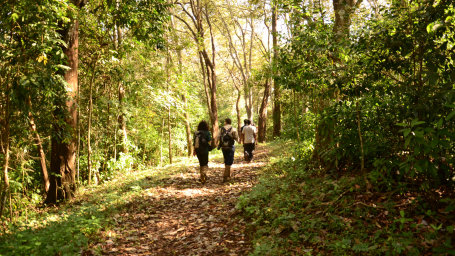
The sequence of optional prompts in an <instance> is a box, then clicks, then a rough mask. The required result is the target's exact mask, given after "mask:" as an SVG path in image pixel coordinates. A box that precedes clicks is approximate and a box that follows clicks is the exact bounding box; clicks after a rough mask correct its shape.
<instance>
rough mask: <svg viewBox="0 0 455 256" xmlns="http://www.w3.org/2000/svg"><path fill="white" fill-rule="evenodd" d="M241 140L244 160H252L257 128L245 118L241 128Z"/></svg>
mask: <svg viewBox="0 0 455 256" xmlns="http://www.w3.org/2000/svg"><path fill="white" fill-rule="evenodd" d="M242 141H243V151H244V156H245V160H246V161H247V162H248V163H249V162H251V160H253V152H254V150H255V148H256V144H257V129H256V127H255V126H253V125H252V124H251V121H250V120H247V123H246V125H245V126H244V127H243V129H242Z"/></svg>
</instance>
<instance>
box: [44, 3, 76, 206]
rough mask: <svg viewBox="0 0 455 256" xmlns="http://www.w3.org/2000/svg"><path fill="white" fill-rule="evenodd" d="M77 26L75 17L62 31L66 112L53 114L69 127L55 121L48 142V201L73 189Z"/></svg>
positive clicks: (66, 195) (69, 194) (63, 197)
mask: <svg viewBox="0 0 455 256" xmlns="http://www.w3.org/2000/svg"><path fill="white" fill-rule="evenodd" d="M73 3H74V4H76V6H79V5H80V4H81V3H80V2H79V1H73ZM78 28H79V23H78V21H77V20H74V21H72V22H71V23H70V24H69V25H68V27H67V28H66V29H64V30H63V32H62V33H63V37H64V39H65V41H66V45H67V47H66V48H65V49H64V53H65V55H66V57H67V58H68V66H69V67H70V69H69V70H68V71H66V72H65V74H64V79H65V81H66V83H67V90H66V91H67V100H66V111H58V110H57V111H56V112H55V115H56V119H57V120H61V119H63V120H65V123H66V127H69V129H68V130H66V129H65V127H64V126H61V125H60V124H59V123H58V121H57V122H56V123H55V124H54V129H55V131H54V134H53V136H52V141H51V143H52V151H51V165H50V167H51V168H50V186H49V192H48V193H47V198H46V200H45V203H47V204H55V203H57V202H58V201H60V200H67V199H71V198H72V197H73V196H74V192H75V188H76V148H77V134H76V126H77V104H76V98H77V90H78V86H77V85H78V80H77V70H78V46H79V31H78ZM65 130H66V132H64V131H65ZM67 132H69V134H70V135H69V138H64V137H62V134H67Z"/></svg>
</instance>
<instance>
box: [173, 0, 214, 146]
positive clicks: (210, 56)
mask: <svg viewBox="0 0 455 256" xmlns="http://www.w3.org/2000/svg"><path fill="white" fill-rule="evenodd" d="M177 4H178V5H179V6H180V7H181V9H182V12H183V14H184V15H185V16H186V17H187V18H188V19H190V21H187V20H186V19H184V18H183V17H180V16H179V15H176V16H175V17H176V18H177V19H179V20H180V21H181V22H183V23H184V24H185V25H186V27H187V28H188V30H189V31H190V34H191V36H192V37H193V39H194V41H195V43H196V45H197V47H198V55H199V61H200V65H201V72H202V73H203V78H204V87H205V91H206V96H207V107H208V109H209V116H210V121H211V124H212V134H213V135H214V138H216V134H218V129H219V123H218V106H217V99H216V97H217V93H216V92H217V76H216V62H215V56H216V47H215V37H214V34H213V27H212V22H211V17H210V10H209V4H210V2H208V1H205V2H202V1H201V0H190V1H189V2H188V3H183V2H177ZM188 4H189V6H188ZM204 23H205V25H204ZM207 29H208V31H209V40H210V45H211V47H210V50H211V52H209V50H208V49H207V47H206V45H205V39H206V35H205V32H206V31H207ZM212 143H213V145H215V144H216V143H217V141H216V139H214V140H212Z"/></svg>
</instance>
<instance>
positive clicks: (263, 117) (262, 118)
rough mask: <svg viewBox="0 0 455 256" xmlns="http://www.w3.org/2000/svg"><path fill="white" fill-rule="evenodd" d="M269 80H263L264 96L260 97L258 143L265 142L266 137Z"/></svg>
mask: <svg viewBox="0 0 455 256" xmlns="http://www.w3.org/2000/svg"><path fill="white" fill-rule="evenodd" d="M269 81H270V80H269V78H267V79H266V80H265V85H264V96H263V97H262V102H261V108H260V109H259V120H258V141H259V142H261V143H262V142H265V140H266V135H267V108H268V105H269V96H270V83H269Z"/></svg>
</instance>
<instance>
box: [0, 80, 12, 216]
mask: <svg viewBox="0 0 455 256" xmlns="http://www.w3.org/2000/svg"><path fill="white" fill-rule="evenodd" d="M9 90H10V89H9V81H7V84H6V93H5V101H6V103H5V108H4V113H3V114H4V120H3V122H2V125H3V126H4V127H3V131H2V134H0V139H1V140H2V149H3V155H4V157H5V160H4V162H3V168H2V169H3V173H2V174H3V175H2V176H3V187H2V190H1V196H0V218H2V216H3V208H4V207H5V203H6V196H7V195H8V194H10V188H9V178H8V168H9V159H10V152H9V147H10V141H9V139H10V138H9V132H10V131H9V129H10V122H9V121H10V109H9V108H10V96H9ZM0 129H1V128H0ZM10 203H11V198H10Z"/></svg>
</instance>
